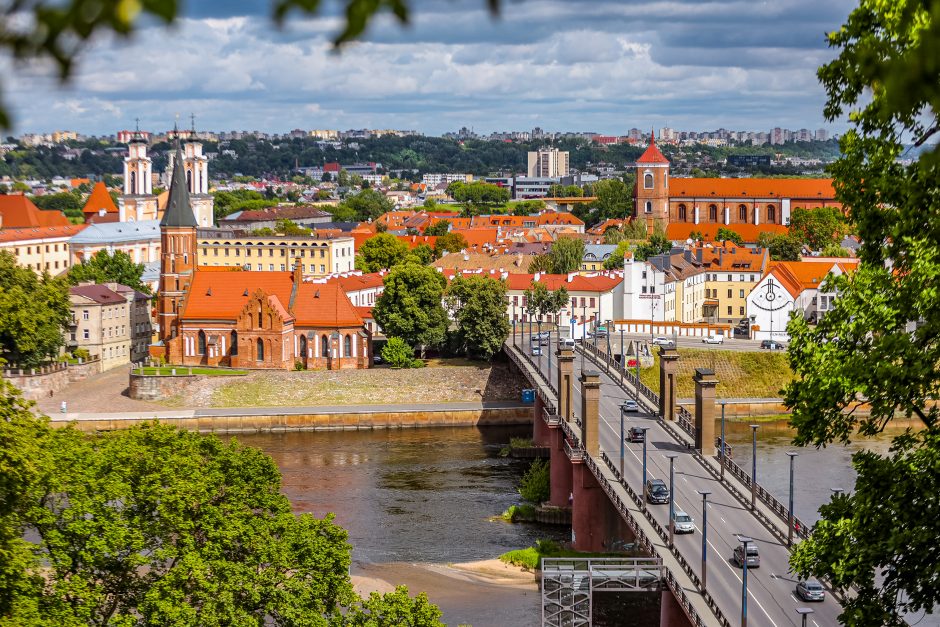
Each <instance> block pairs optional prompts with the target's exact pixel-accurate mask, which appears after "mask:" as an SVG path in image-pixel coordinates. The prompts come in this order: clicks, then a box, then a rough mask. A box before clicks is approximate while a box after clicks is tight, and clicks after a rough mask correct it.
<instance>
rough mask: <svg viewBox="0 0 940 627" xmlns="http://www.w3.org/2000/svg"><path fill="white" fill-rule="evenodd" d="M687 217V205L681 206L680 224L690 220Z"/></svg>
mask: <svg viewBox="0 0 940 627" xmlns="http://www.w3.org/2000/svg"><path fill="white" fill-rule="evenodd" d="M686 216H687V213H686V209H685V205H679V222H685V221H686V220H687V219H688V218H687V217H686Z"/></svg>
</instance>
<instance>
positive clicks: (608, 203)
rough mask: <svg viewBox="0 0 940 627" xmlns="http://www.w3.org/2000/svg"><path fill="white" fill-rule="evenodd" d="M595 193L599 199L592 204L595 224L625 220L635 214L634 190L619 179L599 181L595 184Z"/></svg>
mask: <svg viewBox="0 0 940 627" xmlns="http://www.w3.org/2000/svg"><path fill="white" fill-rule="evenodd" d="M593 192H594V196H596V197H597V200H595V201H594V202H593V203H591V207H592V208H593V210H594V215H593V221H594V222H603V221H604V220H608V219H624V218H627V217H628V216H630V215H632V214H633V190H632V189H631V188H630V187H628V186H627V184H626V183H624V182H623V181H621V180H619V179H604V180H602V181H598V182H596V183H594V190H593Z"/></svg>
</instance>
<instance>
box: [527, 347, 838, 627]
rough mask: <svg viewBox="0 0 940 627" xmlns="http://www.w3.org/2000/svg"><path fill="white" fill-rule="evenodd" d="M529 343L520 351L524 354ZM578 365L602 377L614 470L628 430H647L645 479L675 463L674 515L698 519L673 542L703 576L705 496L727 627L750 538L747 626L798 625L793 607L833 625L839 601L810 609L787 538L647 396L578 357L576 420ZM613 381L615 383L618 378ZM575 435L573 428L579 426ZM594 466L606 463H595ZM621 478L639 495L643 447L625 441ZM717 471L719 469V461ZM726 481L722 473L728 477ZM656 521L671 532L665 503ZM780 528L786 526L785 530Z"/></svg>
mask: <svg viewBox="0 0 940 627" xmlns="http://www.w3.org/2000/svg"><path fill="white" fill-rule="evenodd" d="M551 344H552V349H555V348H556V338H555V337H552V339H551ZM528 348H529V347H528V338H527V339H526V345H524V346H520V349H521V350H523V351H526V350H527V349H528ZM547 348H548V347H545V349H543V350H544V352H545V355H544V356H543V357H542V358H541V359H539V358H538V357H532V356H531V355H529V356H528V357H527V358H528V359H529V360H530V363H532V364H533V365H534V366H536V367H538V368H539V369H540V370H541V372H542V373H543V376H545V377H549V363H548V359H549V355H551V359H552V362H553V363H552V365H551V377H553V378H557V368H558V362H557V357H555V356H554V355H553V354H552V353H553V352H554V350H551V351H550V350H546V349H547ZM582 368H583V369H584V370H586V371H595V372H598V373H599V374H600V381H601V387H600V407H599V410H600V425H599V427H600V428H599V443H600V448H601V451H602V452H603V453H606V455H607V457H608V458H609V459H610V460H611V461H612V462H613V463H614V465H615V466H618V465H619V464H620V463H621V462H620V454H621V445H620V442H621V432H623V433H624V434H625V433H627V432H628V430H629V428H630V427H642V428H647V429H648V431H647V454H646V460H647V463H646V466H647V477H648V478H650V479H652V478H656V479H662V480H663V481H664V482H665V483H666V484H667V485H669V481H670V477H669V465H670V460H669V459H668V458H667V455H676V457H675V459H674V464H675V466H674V475H675V486H674V497H675V508H676V510H682V511H684V512H686V513H687V514H689V515H690V516H692V517H693V518H694V520H695V533H692V534H687V535H676V536H675V539H674V543H675V546H676V548H677V549H678V551H679V552H680V553H681V555H682V556H683V558H684V559H685V560H686V561H687V562H688V563H689V564H690V565H692V568H693V571H694V572H696V573H697V574H698V575H699V576H700V577H701V566H700V564H701V562H702V531H703V530H702V505H703V499H702V496H701V494H700V492H701V491H707V492H709V493H710V494H709V495H708V500H707V507H708V516H707V520H708V530H707V550H706V556H707V559H706V564H707V566H706V568H707V570H708V574H707V590H708V592H709V593H710V594H711V595H712V597H713V598H714V599H715V601H716V602H717V604H718V607H719V608H720V609H721V611H722V613H724V615H725V617H726V618H727V619H728V620H729V621H730V622H731V624H732V625H737V624H740V622H739V621H740V617H741V615H742V587H743V581H742V579H743V571H742V569H741V568H740V567H738V566H736V565H735V564H733V563H732V561H731V556H732V553H733V551H734V549H735V547H737V546H740V544H741V542H740V541H739V538H740V537H742V536H743V537H748V538H751V539H753V542H754V544H755V545H756V546H757V547H758V549H759V552H760V567H759V568H757V569H753V568H749V569H748V573H747V616H748V619H749V624H751V625H758V626H770V627H784V626H787V625H792V626H795V627H799V626H800V625H801V624H802V617H801V616H800V615H799V614H798V613H797V611H796V610H797V608H801V607H807V606H810V607H812V609H813V610H814V613H813V614H811V615H810V616H809V617H808V618H809V620H808V624H809V625H813V626H815V627H829V626H836V625H838V620H837V617H838V615H839V613H840V612H841V607H840V605H839V603H838V601H837V600H836V599H835V598H833V597H832V596H831V595H829V594H827V595H826V600H825V601H824V602H823V603H815V604H808V603H806V602H804V601H802V600H800V599H798V598H797V597H796V596H795V587H796V584H797V582H798V579H797V577H796V576H795V575H793V574H792V573H791V572H790V568H789V564H788V559H789V550H788V548H787V546H786V541H785V540H783V541H781V539H780V538H779V537H778V536H777V535H775V534H774V533H773V532H771V530H770V529H769V528H768V527H767V526H765V523H764V522H762V521H761V520H759V519H758V518H757V517H756V516H755V515H754V514H753V513H752V512H751V511H750V503H749V501H747V500H746V499H745V500H744V501H743V502H742V500H741V499H740V498H739V497H737V496H735V495H734V494H733V493H732V492H731V491H730V490H729V489H728V488H727V487H726V486H725V484H724V483H722V482H721V481H719V480H718V479H717V478H716V477H715V476H714V475H713V474H712V473H711V472H710V471H709V470H708V469H706V468H705V467H704V466H703V464H702V462H701V461H699V460H697V459H696V458H695V457H694V456H693V450H692V449H690V447H689V446H688V444H687V443H686V442H683V441H680V440H679V439H677V438H675V437H674V436H673V435H672V434H670V433H669V431H667V430H666V429H665V428H663V426H662V425H661V424H660V423H659V422H658V421H657V417H656V414H655V413H654V412H653V411H651V409H652V407H651V406H650V403H649V401H648V400H647V399H645V398H643V397H640V398H639V399H637V394H636V391H635V390H634V389H632V387H630V388H628V389H626V390H625V389H624V387H622V386H621V384H620V383H619V376H618V375H617V374H616V373H614V374H613V377H614V378H612V377H611V376H609V375H607V374H606V373H605V369H604V367H603V366H601V365H598V364H595V363H593V362H592V361H591V359H590V358H585V356H584V355H583V354H581V352H580V348H579V352H578V353H576V358H575V360H574V373H575V381H576V383H575V384H574V385H573V389H572V407H573V409H574V413H575V416H576V417H579V416H580V412H581V390H580V385H579V384H578V383H577V379H578V377H580V374H581V371H582ZM615 379H616V381H615ZM627 399H637V400H639V401H640V403H639V404H640V408H641V411H640V412H639V413H628V414H624V419H623V422H622V431H621V411H620V406H621V404H622V403H623V402H624V401H625V400H627ZM576 431H577V429H576ZM597 461H598V463H599V464H600V463H603V462H601V461H600V460H597ZM622 465H623V471H622V476H623V480H624V481H625V482H627V483H628V484H629V485H630V487H631V488H632V489H633V490H634V491H635V492H636V493H637V494H643V492H644V477H643V444H640V443H626V445H625V446H624V459H623V461H622ZM716 467H717V464H716ZM726 477H727V474H726ZM647 508H648V509H649V511H650V512H652V514H653V516H654V518H655V520H656V521H657V522H658V523H659V524H660V525H662V526H663V527H664V528H668V523H669V520H668V519H669V505H668V504H667V505H653V504H648V505H647ZM785 528H786V526H785V524H784V525H783V529H785Z"/></svg>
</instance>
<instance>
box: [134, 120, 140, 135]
mask: <svg viewBox="0 0 940 627" xmlns="http://www.w3.org/2000/svg"><path fill="white" fill-rule="evenodd" d="M134 130H135V131H136V132H138V133H139V132H140V118H134Z"/></svg>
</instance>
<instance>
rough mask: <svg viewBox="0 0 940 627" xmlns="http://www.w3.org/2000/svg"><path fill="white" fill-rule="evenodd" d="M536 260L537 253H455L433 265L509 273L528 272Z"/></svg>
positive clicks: (445, 268)
mask: <svg viewBox="0 0 940 627" xmlns="http://www.w3.org/2000/svg"><path fill="white" fill-rule="evenodd" d="M534 260H535V255H526V254H522V253H512V254H488V253H476V252H463V253H454V254H451V255H444V256H443V257H441V258H440V259H437V260H436V261H434V262H433V263H432V264H431V265H432V266H433V267H435V268H440V269H441V270H445V271H446V270H452V271H455V272H462V271H464V270H483V271H486V272H489V271H490V270H495V271H498V272H500V273H503V272H506V273H508V274H527V273H528V272H529V265H530V264H531V263H532V261H534Z"/></svg>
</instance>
